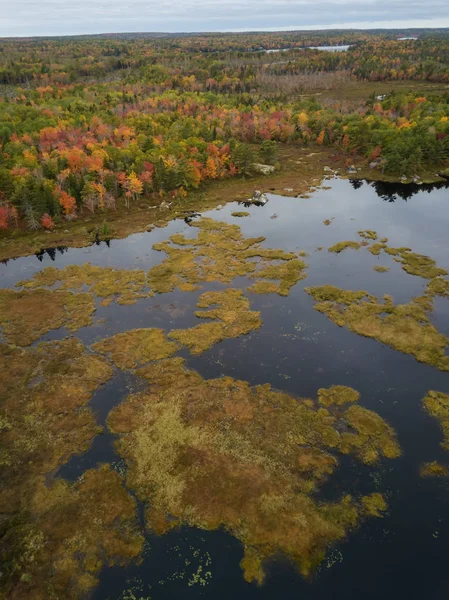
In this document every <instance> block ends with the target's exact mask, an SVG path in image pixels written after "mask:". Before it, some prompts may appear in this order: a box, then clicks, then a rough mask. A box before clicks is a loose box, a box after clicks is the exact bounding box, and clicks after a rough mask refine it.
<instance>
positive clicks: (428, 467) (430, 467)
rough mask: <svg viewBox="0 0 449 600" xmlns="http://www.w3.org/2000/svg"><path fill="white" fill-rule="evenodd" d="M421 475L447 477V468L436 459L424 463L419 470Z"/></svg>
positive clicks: (448, 471) (448, 470)
mask: <svg viewBox="0 0 449 600" xmlns="http://www.w3.org/2000/svg"><path fill="white" fill-rule="evenodd" d="M419 474H420V475H421V477H449V469H448V467H446V465H442V464H441V463H439V462H437V461H436V460H434V461H432V462H428V463H424V464H423V465H422V467H421V468H420V470H419Z"/></svg>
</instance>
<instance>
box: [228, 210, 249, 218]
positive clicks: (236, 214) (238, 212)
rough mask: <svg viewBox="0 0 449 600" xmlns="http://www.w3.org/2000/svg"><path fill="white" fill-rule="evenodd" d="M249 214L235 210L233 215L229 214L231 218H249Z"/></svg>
mask: <svg viewBox="0 0 449 600" xmlns="http://www.w3.org/2000/svg"><path fill="white" fill-rule="evenodd" d="M249 215H250V213H249V212H247V211H245V210H237V211H235V212H233V213H231V216H233V217H249Z"/></svg>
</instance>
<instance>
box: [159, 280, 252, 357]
mask: <svg viewBox="0 0 449 600" xmlns="http://www.w3.org/2000/svg"><path fill="white" fill-rule="evenodd" d="M211 306H217V308H212V309H211V310H207V311H196V312H195V316H196V317H198V318H200V319H211V320H212V321H213V322H212V323H203V324H201V325H197V326H195V327H191V328H190V329H175V330H173V331H171V332H170V333H169V335H168V337H169V338H171V339H174V340H177V341H178V342H180V343H181V344H183V345H184V346H187V348H188V349H189V350H190V352H191V353H192V354H200V353H201V352H204V351H205V350H207V349H209V348H211V347H212V346H213V345H214V344H216V343H217V342H220V341H222V340H224V339H227V338H237V337H240V336H241V335H245V334H247V333H249V332H250V331H253V330H254V329H258V328H259V327H261V325H262V321H261V319H260V312H256V311H253V310H249V307H250V303H249V300H248V299H247V298H245V297H244V295H243V292H242V291H241V290H237V289H232V288H229V289H226V290H223V291H221V292H206V293H205V294H202V295H201V296H200V298H199V300H198V303H197V307H198V308H210V307H211Z"/></svg>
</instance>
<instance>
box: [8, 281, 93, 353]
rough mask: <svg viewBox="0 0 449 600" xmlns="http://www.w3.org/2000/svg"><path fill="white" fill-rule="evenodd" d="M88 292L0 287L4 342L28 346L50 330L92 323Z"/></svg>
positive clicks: (73, 329)
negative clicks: (19, 289) (16, 289)
mask: <svg viewBox="0 0 449 600" xmlns="http://www.w3.org/2000/svg"><path fill="white" fill-rule="evenodd" d="M94 311H95V304H94V301H93V298H92V296H91V295H90V294H84V293H81V294H73V293H72V292H63V291H60V292H59V291H52V290H45V289H36V290H23V291H15V290H11V289H2V290H0V325H1V327H2V332H3V336H4V338H5V340H6V341H8V342H10V343H12V344H16V345H17V346H28V345H29V344H31V343H33V342H34V341H35V340H37V339H39V338H40V337H41V336H42V335H44V334H45V333H47V332H48V331H51V330H52V329H59V328H60V327H66V328H67V329H69V330H70V331H76V330H77V329H79V328H80V327H87V326H88V325H90V324H91V323H92V314H93V313H94Z"/></svg>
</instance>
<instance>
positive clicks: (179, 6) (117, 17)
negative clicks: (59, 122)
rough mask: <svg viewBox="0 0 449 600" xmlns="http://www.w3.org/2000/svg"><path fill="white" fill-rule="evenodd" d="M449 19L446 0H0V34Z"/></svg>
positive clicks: (439, 23) (424, 23)
mask: <svg viewBox="0 0 449 600" xmlns="http://www.w3.org/2000/svg"><path fill="white" fill-rule="evenodd" d="M331 27H353V28H358V27H360V28H368V27H399V28H404V27H449V2H448V0H427V1H426V2H423V1H422V0H323V1H320V0H72V1H70V0H0V36H29V35H69V34H81V33H108V32H123V31H229V30H234V31H236V30H237V31H238V30H251V29H253V30H254V29H260V30H261V29H268V30H269V29H271V30H277V29H321V28H322V29H325V28H331Z"/></svg>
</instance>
